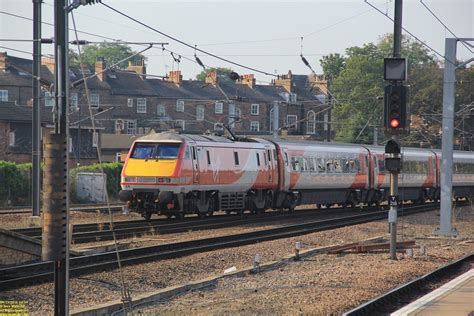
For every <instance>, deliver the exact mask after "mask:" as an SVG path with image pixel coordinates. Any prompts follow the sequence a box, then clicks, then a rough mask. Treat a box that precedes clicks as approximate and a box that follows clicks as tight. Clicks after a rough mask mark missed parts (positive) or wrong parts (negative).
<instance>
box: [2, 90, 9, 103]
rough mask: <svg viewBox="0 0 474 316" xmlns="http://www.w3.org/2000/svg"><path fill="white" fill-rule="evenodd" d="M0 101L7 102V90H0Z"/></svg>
mask: <svg viewBox="0 0 474 316" xmlns="http://www.w3.org/2000/svg"><path fill="white" fill-rule="evenodd" d="M0 101H1V102H8V90H0Z"/></svg>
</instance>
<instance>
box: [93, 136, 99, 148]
mask: <svg viewBox="0 0 474 316" xmlns="http://www.w3.org/2000/svg"><path fill="white" fill-rule="evenodd" d="M98 144H99V133H98V132H92V147H97V146H98Z"/></svg>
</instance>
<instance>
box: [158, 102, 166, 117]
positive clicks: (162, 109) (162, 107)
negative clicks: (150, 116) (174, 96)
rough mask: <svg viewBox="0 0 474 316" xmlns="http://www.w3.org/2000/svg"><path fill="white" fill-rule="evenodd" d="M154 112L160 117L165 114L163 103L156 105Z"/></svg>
mask: <svg viewBox="0 0 474 316" xmlns="http://www.w3.org/2000/svg"><path fill="white" fill-rule="evenodd" d="M156 114H157V115H158V116H161V117H163V116H166V108H165V106H164V105H163V104H158V106H157V107H156Z"/></svg>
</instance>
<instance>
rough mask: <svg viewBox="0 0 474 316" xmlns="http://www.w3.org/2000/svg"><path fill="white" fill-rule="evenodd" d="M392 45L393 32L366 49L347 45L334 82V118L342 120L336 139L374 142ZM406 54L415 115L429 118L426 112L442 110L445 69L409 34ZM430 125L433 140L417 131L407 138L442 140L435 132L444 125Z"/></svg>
mask: <svg viewBox="0 0 474 316" xmlns="http://www.w3.org/2000/svg"><path fill="white" fill-rule="evenodd" d="M392 47H393V36H392V35H391V34H389V35H385V36H384V37H382V38H381V39H380V40H379V41H378V42H377V43H376V44H374V43H367V44H364V45H363V46H362V47H359V46H355V47H350V48H348V49H346V57H345V58H344V60H345V66H344V67H343V68H342V70H341V71H340V73H339V76H338V77H337V78H336V79H335V80H334V81H333V84H332V92H333V93H334V95H335V98H336V102H335V105H334V109H333V119H332V121H333V122H338V124H337V125H336V124H335V126H334V129H335V130H336V140H338V141H344V142H357V143H371V142H372V141H373V127H381V126H382V119H383V100H381V99H380V97H381V96H383V87H384V86H385V85H386V84H387V82H385V81H384V80H383V59H384V58H385V57H389V56H391V55H392ZM402 56H404V57H407V58H408V78H409V79H408V82H406V84H408V85H410V113H411V114H415V115H418V116H419V117H420V120H424V117H422V114H423V115H425V114H426V113H427V112H428V113H435V112H437V111H439V108H440V102H441V99H442V98H441V97H440V95H439V93H440V91H442V81H440V78H441V77H440V76H441V74H442V72H441V70H440V68H439V66H438V63H437V61H436V59H435V58H434V57H433V56H432V55H431V54H430V53H429V51H428V50H427V49H425V48H424V47H423V46H422V45H421V44H419V43H418V42H415V41H414V40H412V39H411V38H410V37H403V40H402ZM332 59H335V58H334V57H333V58H332ZM328 60H331V59H329V58H327V59H326V61H328ZM328 64H329V65H330V64H331V63H328ZM322 65H323V61H322ZM323 67H324V66H323ZM430 124H433V125H430V131H429V132H428V133H429V134H430V135H429V137H431V139H430V138H429V137H427V136H426V135H423V134H420V133H418V131H412V133H411V134H410V135H409V136H408V138H406V140H407V141H408V142H410V143H412V142H415V143H416V142H420V141H422V140H423V141H424V142H427V138H428V139H429V141H432V142H434V143H435V144H436V143H437V142H438V141H439V139H438V136H437V135H438V133H437V132H435V131H436V130H437V128H439V125H437V124H435V123H433V122H432V123H430ZM421 127H423V126H421ZM421 127H420V128H421ZM420 132H422V131H420Z"/></svg>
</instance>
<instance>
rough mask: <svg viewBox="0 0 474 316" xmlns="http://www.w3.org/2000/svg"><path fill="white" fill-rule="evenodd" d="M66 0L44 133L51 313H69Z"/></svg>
mask: <svg viewBox="0 0 474 316" xmlns="http://www.w3.org/2000/svg"><path fill="white" fill-rule="evenodd" d="M66 6H67V2H66V0H56V1H55V2H54V59H55V70H54V88H55V91H54V96H55V105H54V113H55V115H54V131H53V132H51V133H45V135H44V136H45V137H44V172H43V175H44V177H43V184H44V190H43V192H44V199H43V219H44V220H43V233H42V239H43V247H42V254H41V257H42V259H43V260H44V261H53V262H54V315H55V316H64V315H69V234H68V227H69V188H68V187H69V181H68V180H69V179H68V161H69V150H68V140H69V124H68V115H67V114H68V103H69V100H68V99H69V98H68V96H69V63H68V33H67V31H68V12H67V8H66Z"/></svg>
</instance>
